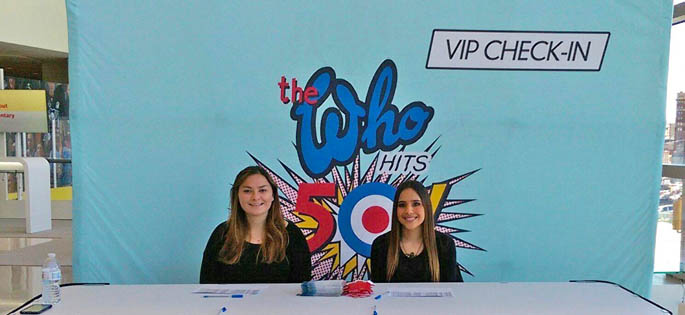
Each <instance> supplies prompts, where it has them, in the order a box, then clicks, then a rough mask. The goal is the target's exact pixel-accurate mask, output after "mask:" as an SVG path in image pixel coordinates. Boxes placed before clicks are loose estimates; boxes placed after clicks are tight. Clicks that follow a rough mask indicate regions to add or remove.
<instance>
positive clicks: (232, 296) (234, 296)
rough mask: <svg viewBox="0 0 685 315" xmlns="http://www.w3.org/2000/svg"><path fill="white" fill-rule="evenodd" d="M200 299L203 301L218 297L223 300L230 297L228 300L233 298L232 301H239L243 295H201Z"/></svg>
mask: <svg viewBox="0 0 685 315" xmlns="http://www.w3.org/2000/svg"><path fill="white" fill-rule="evenodd" d="M202 297H203V298H205V299H206V298H219V297H223V298H227V297H230V298H234V299H241V298H242V297H243V295H242V294H232V295H226V294H219V295H203V296H202Z"/></svg>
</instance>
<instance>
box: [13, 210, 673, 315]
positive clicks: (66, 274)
mask: <svg viewBox="0 0 685 315" xmlns="http://www.w3.org/2000/svg"><path fill="white" fill-rule="evenodd" d="M7 220H14V219H0V313H2V314H4V313H6V312H9V311H10V310H12V309H14V308H16V307H17V306H19V305H21V304H23V303H24V302H25V301H27V300H29V299H31V298H32V297H34V296H36V295H38V294H40V293H41V292H40V291H41V283H40V281H41V274H40V266H41V264H42V262H43V260H44V259H45V257H47V253H49V252H55V253H56V254H57V258H58V261H59V262H60V266H61V268H62V278H63V280H62V282H63V283H69V282H73V269H72V266H71V254H72V248H71V221H70V220H53V230H52V231H47V232H41V233H36V234H31V235H27V234H24V233H23V232H22V231H23V228H22V227H21V226H22V225H23V222H21V221H17V220H15V221H7ZM17 226H19V227H17ZM684 296H685V286H684V285H683V284H681V281H680V280H678V279H675V278H673V277H670V276H667V275H665V274H655V275H654V277H653V286H652V296H651V300H652V301H654V302H656V303H657V304H659V305H661V306H663V307H665V308H667V309H669V310H670V311H672V312H673V314H677V310H678V304H679V303H680V302H681V301H682V299H683V297H684ZM681 315H685V314H681Z"/></svg>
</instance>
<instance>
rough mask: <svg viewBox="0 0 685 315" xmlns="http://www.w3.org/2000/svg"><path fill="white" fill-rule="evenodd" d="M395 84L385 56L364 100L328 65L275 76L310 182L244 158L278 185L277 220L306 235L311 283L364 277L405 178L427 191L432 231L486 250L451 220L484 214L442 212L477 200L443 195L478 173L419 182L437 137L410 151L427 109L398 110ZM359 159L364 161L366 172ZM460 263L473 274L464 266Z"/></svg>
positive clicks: (461, 244)
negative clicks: (300, 80) (304, 73)
mask: <svg viewBox="0 0 685 315" xmlns="http://www.w3.org/2000/svg"><path fill="white" fill-rule="evenodd" d="M396 84H397V68H396V66H395V64H394V62H392V61H391V60H386V61H384V62H383V63H382V64H381V65H380V66H379V67H378V70H377V71H376V73H375V74H374V76H373V79H372V80H371V83H370V84H369V88H368V90H367V93H366V97H365V99H364V100H360V99H359V97H358V96H357V93H356V91H355V90H354V88H353V87H352V85H351V84H350V83H349V82H347V81H346V80H344V79H340V78H337V77H336V74H335V71H334V70H333V69H332V68H331V67H324V68H321V69H319V70H317V71H316V72H315V73H314V74H313V75H312V76H311V78H310V79H309V80H308V82H307V84H306V85H305V86H303V87H298V86H297V80H296V79H294V78H293V79H292V80H291V81H290V83H288V82H287V81H286V79H285V77H281V80H280V82H278V86H279V88H280V92H281V93H280V100H281V101H282V102H283V103H284V104H288V103H290V101H291V100H292V103H293V105H292V108H291V111H290V117H291V119H293V120H294V121H296V122H297V129H296V143H295V148H296V150H297V154H298V158H299V161H300V164H301V165H300V166H301V167H302V170H303V171H304V173H306V176H307V177H308V178H305V177H304V176H303V175H300V174H298V172H296V171H294V170H293V169H292V168H290V167H289V166H287V165H285V164H283V163H280V164H281V167H282V168H283V170H284V171H283V173H279V172H276V171H274V169H273V168H271V167H268V166H267V165H265V164H264V163H262V162H261V161H260V160H258V159H257V158H256V157H254V156H252V155H250V156H251V157H252V159H254V161H255V162H256V163H257V164H258V165H260V166H262V167H264V168H265V169H266V170H267V171H268V172H269V174H270V175H271V176H272V177H273V179H274V181H275V182H276V184H277V185H278V187H279V191H280V194H279V202H280V205H281V209H282V211H283V214H284V216H285V217H286V218H287V219H288V220H289V221H292V222H294V223H295V224H296V225H297V226H298V227H299V228H300V229H301V230H302V232H303V233H304V234H305V236H306V238H307V242H308V245H309V249H310V250H311V252H312V268H313V270H312V275H313V277H314V279H315V280H320V279H347V280H356V279H365V278H368V271H369V269H370V266H371V264H370V260H369V256H370V255H371V243H372V242H373V240H374V239H375V238H376V237H378V236H379V235H381V234H383V233H386V232H387V231H389V230H390V224H391V222H392V220H391V215H392V199H393V197H394V195H395V190H396V189H395V188H396V187H397V186H398V185H399V184H401V183H402V182H404V181H407V180H418V181H420V182H422V183H424V185H425V186H426V188H427V189H428V191H429V194H430V198H431V203H432V204H433V207H434V209H433V213H434V217H433V219H434V220H435V223H436V230H438V231H441V232H443V233H445V234H448V235H450V236H451V237H452V239H453V240H454V243H455V245H456V246H457V248H463V249H472V250H480V251H483V250H484V249H482V248H480V247H478V246H476V245H474V244H471V243H469V242H467V241H464V240H463V239H461V238H460V237H457V236H456V235H457V234H458V233H462V232H468V231H466V230H462V229H459V228H457V227H454V225H455V221H456V220H461V219H466V218H471V217H475V216H479V215H481V214H476V213H467V212H456V211H448V210H447V209H449V208H452V207H455V206H458V205H461V204H465V203H468V202H471V201H474V200H475V199H450V197H449V195H450V191H451V189H452V187H453V186H454V185H455V184H457V183H459V182H460V181H462V180H464V179H466V178H467V177H469V176H470V175H472V174H474V173H475V172H477V171H478V170H472V171H469V172H466V173H464V174H461V175H457V176H453V177H450V178H448V179H445V180H442V181H440V182H433V183H431V184H426V183H427V180H428V178H427V177H426V176H423V174H424V173H425V172H426V171H427V170H428V168H429V165H430V162H431V160H432V159H433V158H435V156H436V154H437V152H438V151H439V150H440V146H438V145H437V142H438V139H435V140H434V141H433V142H432V143H431V144H430V145H428V146H427V147H426V148H424V149H422V150H419V151H409V150H407V149H408V148H409V145H411V144H414V143H415V142H416V141H417V140H419V139H420V138H421V137H422V136H423V135H424V133H425V131H426V128H427V127H428V123H429V122H430V121H431V119H432V118H433V108H431V107H429V106H426V105H425V104H424V103H423V102H418V101H417V102H412V103H409V104H408V105H406V106H404V107H403V108H402V109H399V108H398V107H397V106H395V105H393V104H392V100H393V96H394V93H395V87H396ZM289 96H290V97H289ZM320 108H326V109H325V111H324V112H323V115H322V119H321V122H320V129H319V130H320V132H319V133H318V135H317V129H318V128H317V127H316V123H315V121H314V120H315V119H316V117H317V115H316V113H317V110H318V109H320ZM343 118H344V120H343ZM343 121H344V123H343ZM438 138H439V137H438ZM318 139H321V140H318ZM362 158H364V159H368V160H370V162H368V163H365V164H368V166H367V167H365V169H363V168H362ZM458 263H459V262H458ZM459 268H460V270H461V271H462V272H464V273H467V274H470V275H473V274H472V273H471V272H469V270H468V269H467V268H466V267H465V266H463V265H462V264H461V263H459Z"/></svg>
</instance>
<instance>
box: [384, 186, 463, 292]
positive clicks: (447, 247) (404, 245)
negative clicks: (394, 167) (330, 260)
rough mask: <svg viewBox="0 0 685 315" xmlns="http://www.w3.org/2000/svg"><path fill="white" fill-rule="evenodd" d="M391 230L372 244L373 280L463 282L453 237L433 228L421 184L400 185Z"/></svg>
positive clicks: (396, 194) (433, 224)
mask: <svg viewBox="0 0 685 315" xmlns="http://www.w3.org/2000/svg"><path fill="white" fill-rule="evenodd" d="M391 220H392V226H391V227H390V232H388V233H385V234H383V235H381V236H379V237H377V238H376V239H375V240H374V241H373V244H372V245H371V280H372V281H374V282H462V281H463V279H462V277H461V273H460V272H459V269H458V268H457V253H456V249H455V247H454V242H453V241H452V238H451V237H449V236H447V235H445V234H442V233H440V232H438V231H436V230H435V223H434V222H433V207H432V206H431V201H430V197H429V196H428V192H427V191H426V188H425V187H423V185H422V184H421V183H419V182H417V181H407V182H404V183H402V184H400V185H399V186H398V187H397V191H396V192H395V200H394V202H393V205H392V219H391Z"/></svg>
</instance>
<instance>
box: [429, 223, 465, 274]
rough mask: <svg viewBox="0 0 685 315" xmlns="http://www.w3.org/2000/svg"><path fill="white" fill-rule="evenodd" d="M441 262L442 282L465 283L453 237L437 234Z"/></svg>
mask: <svg viewBox="0 0 685 315" xmlns="http://www.w3.org/2000/svg"><path fill="white" fill-rule="evenodd" d="M435 240H436V243H438V255H439V257H438V259H439V260H440V282H464V280H463V279H462V277H461V272H459V267H458V266H457V250H456V248H455V246H454V241H453V240H452V238H451V237H449V236H447V235H445V234H442V233H440V232H437V231H436V232H435Z"/></svg>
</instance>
